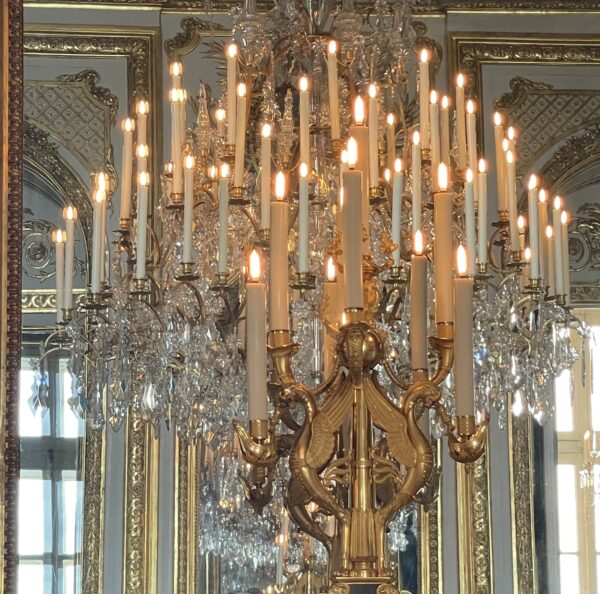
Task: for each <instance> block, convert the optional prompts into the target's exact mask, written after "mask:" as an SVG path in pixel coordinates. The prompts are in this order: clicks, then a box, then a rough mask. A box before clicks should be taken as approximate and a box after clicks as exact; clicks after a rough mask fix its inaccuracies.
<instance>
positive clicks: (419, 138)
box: [412, 130, 421, 144]
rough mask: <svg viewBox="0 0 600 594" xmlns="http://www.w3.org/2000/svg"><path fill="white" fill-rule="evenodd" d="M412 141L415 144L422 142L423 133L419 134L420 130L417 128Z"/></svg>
mask: <svg viewBox="0 0 600 594" xmlns="http://www.w3.org/2000/svg"><path fill="white" fill-rule="evenodd" d="M412 141H413V144H421V135H420V134H419V131H418V130H415V131H414V132H413V137H412Z"/></svg>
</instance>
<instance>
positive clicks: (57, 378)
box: [18, 339, 84, 594]
mask: <svg viewBox="0 0 600 594" xmlns="http://www.w3.org/2000/svg"><path fill="white" fill-rule="evenodd" d="M37 344H38V342H37V339H35V340H34V339H32V341H31V342H29V343H28V342H27V341H25V343H24V347H23V355H22V358H21V378H20V379H21V383H20V394H19V434H20V439H21V472H20V476H19V543H18V550H19V573H18V592H19V594H33V593H35V594H77V593H78V592H79V591H80V588H79V583H80V579H79V573H80V569H81V559H80V555H81V536H80V528H81V514H82V501H83V482H82V480H81V476H80V470H79V464H78V460H79V450H80V447H81V445H82V442H83V440H82V437H83V434H84V424H83V422H82V421H81V420H80V419H79V418H78V417H77V416H76V414H75V413H74V412H73V411H72V410H71V407H70V406H69V399H70V396H71V394H70V392H71V378H70V374H69V372H68V370H67V359H66V357H67V356H68V353H66V352H55V353H52V354H51V355H50V356H49V357H48V359H47V360H46V369H47V371H48V403H47V404H48V406H47V409H46V410H45V411H43V410H42V408H41V407H38V408H37V409H35V410H34V407H33V406H32V400H31V394H32V385H33V383H34V381H35V374H34V370H33V368H32V365H31V359H32V357H36V356H37V352H38V351H37Z"/></svg>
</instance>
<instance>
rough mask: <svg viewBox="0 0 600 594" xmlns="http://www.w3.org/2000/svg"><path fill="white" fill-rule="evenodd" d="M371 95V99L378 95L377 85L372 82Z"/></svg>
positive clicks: (370, 86)
mask: <svg viewBox="0 0 600 594" xmlns="http://www.w3.org/2000/svg"><path fill="white" fill-rule="evenodd" d="M369 97H371V99H374V98H375V97H377V85H376V84H373V83H371V84H370V85H369Z"/></svg>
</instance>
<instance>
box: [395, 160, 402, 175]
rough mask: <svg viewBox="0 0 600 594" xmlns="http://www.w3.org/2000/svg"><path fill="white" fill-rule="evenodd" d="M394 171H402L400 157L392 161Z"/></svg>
mask: <svg viewBox="0 0 600 594" xmlns="http://www.w3.org/2000/svg"><path fill="white" fill-rule="evenodd" d="M394 171H395V172H396V173H400V172H401V171H402V159H396V160H395V161H394Z"/></svg>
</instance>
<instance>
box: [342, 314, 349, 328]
mask: <svg viewBox="0 0 600 594" xmlns="http://www.w3.org/2000/svg"><path fill="white" fill-rule="evenodd" d="M347 323H348V316H347V315H346V312H345V311H343V312H342V326H345V325H346V324H347Z"/></svg>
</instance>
